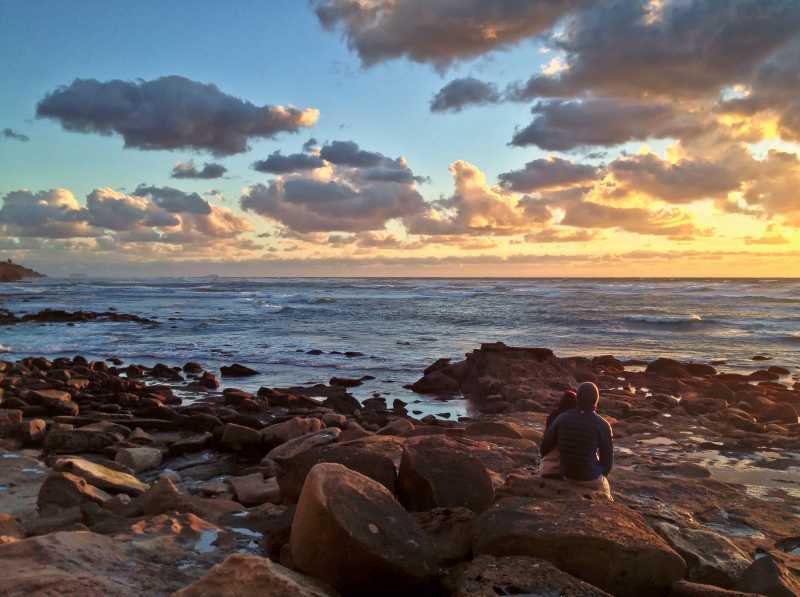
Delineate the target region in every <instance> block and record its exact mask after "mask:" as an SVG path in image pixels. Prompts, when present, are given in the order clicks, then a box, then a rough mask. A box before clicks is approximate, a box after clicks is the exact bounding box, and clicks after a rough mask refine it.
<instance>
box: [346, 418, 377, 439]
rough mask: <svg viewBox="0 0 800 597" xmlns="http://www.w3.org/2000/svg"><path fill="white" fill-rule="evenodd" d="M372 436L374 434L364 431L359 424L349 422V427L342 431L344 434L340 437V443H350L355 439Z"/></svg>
mask: <svg viewBox="0 0 800 597" xmlns="http://www.w3.org/2000/svg"><path fill="white" fill-rule="evenodd" d="M370 435H372V432H371V431H367V430H366V429H364V428H363V427H362V426H361V425H360V424H359V423H356V422H355V421H348V423H347V427H345V428H344V429H343V430H342V434H341V435H340V436H339V441H342V442H349V441H351V440H354V439H359V438H362V437H369V436H370Z"/></svg>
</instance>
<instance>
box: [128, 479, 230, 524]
mask: <svg viewBox="0 0 800 597" xmlns="http://www.w3.org/2000/svg"><path fill="white" fill-rule="evenodd" d="M128 510H129V511H128V512H127V514H129V515H130V516H136V515H138V514H145V515H147V516H153V515H157V514H164V513H167V512H183V513H189V514H194V515H195V516H199V517H200V518H202V519H204V520H207V521H209V522H212V523H216V522H217V521H219V519H220V518H222V517H223V516H228V515H230V514H232V513H235V512H241V511H243V510H244V508H243V507H242V505H241V504H239V503H237V502H234V501H231V500H226V499H222V498H216V499H207V498H202V497H197V496H193V495H186V494H183V493H181V492H179V491H178V488H177V487H175V484H174V483H173V482H172V481H170V480H169V479H168V478H166V477H162V478H161V479H159V480H158V482H157V483H155V484H154V485H153V486H152V487H151V488H150V489H149V490H148V491H147V492H145V493H143V494H142V495H141V496H139V497H138V498H136V499H135V500H133V502H132V503H131V505H130V508H129V509H128Z"/></svg>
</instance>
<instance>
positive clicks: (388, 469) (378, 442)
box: [278, 435, 404, 500]
mask: <svg viewBox="0 0 800 597" xmlns="http://www.w3.org/2000/svg"><path fill="white" fill-rule="evenodd" d="M403 444H404V441H403V440H401V439H399V438H397V437H393V436H384V435H373V436H367V437H363V438H360V439H355V440H352V441H348V442H337V443H333V444H330V445H326V446H321V447H317V448H314V449H311V450H307V451H305V452H302V453H300V454H298V455H297V456H295V457H293V458H287V459H284V460H282V461H281V462H280V463H279V466H278V483H279V484H280V488H281V494H282V495H283V496H284V497H285V498H287V499H290V500H296V499H297V498H298V497H300V491H301V489H302V488H303V483H305V480H306V476H307V475H308V473H309V471H310V470H311V469H312V468H313V467H314V465H316V464H319V463H321V462H332V463H337V464H343V465H344V466H346V467H348V468H349V469H351V470H354V471H356V472H358V473H361V474H362V475H366V476H367V477H369V478H370V479H372V480H374V481H377V482H378V483H380V484H381V485H383V486H384V487H386V489H388V490H389V491H390V492H392V493H393V494H395V493H396V485H397V467H396V464H395V463H399V462H400V457H401V456H402V454H403Z"/></svg>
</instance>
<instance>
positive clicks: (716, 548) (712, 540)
mask: <svg viewBox="0 0 800 597" xmlns="http://www.w3.org/2000/svg"><path fill="white" fill-rule="evenodd" d="M653 528H654V529H655V531H656V532H657V533H658V534H659V535H661V536H662V537H663V538H664V539H666V541H667V543H669V544H670V546H671V547H672V548H673V549H674V550H675V551H677V552H678V553H679V554H680V555H681V557H682V558H683V559H684V560H685V561H686V565H687V568H688V576H687V578H688V579H689V580H691V581H694V582H697V583H702V584H709V585H717V586H720V587H725V588H731V587H733V586H734V585H736V583H737V582H738V581H739V577H741V575H742V572H744V571H745V569H746V568H747V567H748V566H749V565H750V562H751V558H750V557H749V556H748V555H747V554H746V553H745V552H743V551H742V550H741V549H739V548H738V547H737V546H736V545H735V544H734V543H732V542H731V541H730V540H729V539H727V538H726V537H723V536H722V535H720V534H718V533H715V532H713V531H708V530H705V529H691V528H680V527H678V526H676V525H674V524H670V523H668V522H656V523H654V524H653Z"/></svg>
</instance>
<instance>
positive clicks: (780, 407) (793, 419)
mask: <svg viewBox="0 0 800 597" xmlns="http://www.w3.org/2000/svg"><path fill="white" fill-rule="evenodd" d="M797 417H798V412H797V409H796V408H795V407H794V406H792V405H791V404H787V403H785V402H783V403H780V404H775V405H773V406H770V407H767V408H765V409H764V410H762V411H760V412H759V413H758V420H759V421H762V422H764V423H767V422H778V423H797Z"/></svg>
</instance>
